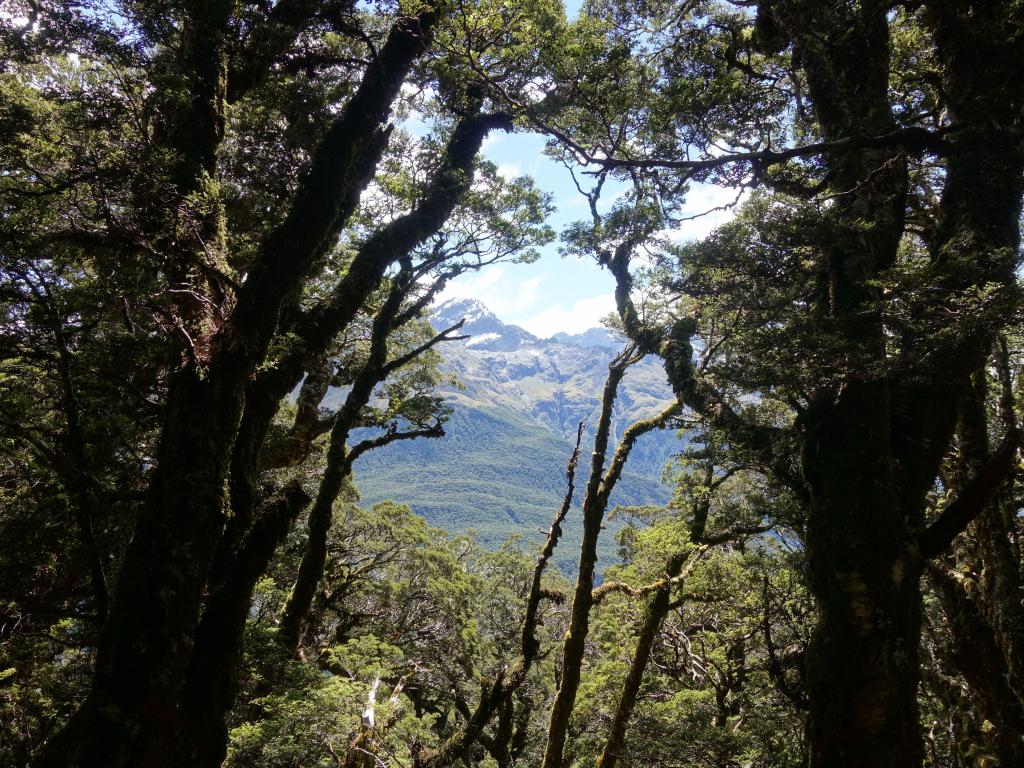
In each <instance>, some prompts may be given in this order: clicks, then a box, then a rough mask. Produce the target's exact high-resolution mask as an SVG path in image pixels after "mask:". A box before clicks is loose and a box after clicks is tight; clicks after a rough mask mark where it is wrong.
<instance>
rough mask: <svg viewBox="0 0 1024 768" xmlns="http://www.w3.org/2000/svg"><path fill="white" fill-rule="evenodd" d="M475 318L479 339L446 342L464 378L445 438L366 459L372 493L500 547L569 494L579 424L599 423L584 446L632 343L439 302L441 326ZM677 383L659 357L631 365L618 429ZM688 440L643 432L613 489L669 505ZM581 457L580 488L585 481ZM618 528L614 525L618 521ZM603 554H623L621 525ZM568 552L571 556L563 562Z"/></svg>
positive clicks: (454, 391) (573, 531) (629, 499)
mask: <svg viewBox="0 0 1024 768" xmlns="http://www.w3.org/2000/svg"><path fill="white" fill-rule="evenodd" d="M462 319H465V323H464V325H463V327H462V331H461V332H462V333H463V334H466V335H469V337H470V338H468V339H465V340H462V341H455V342H449V343H445V344H441V345H439V346H438V347H437V349H438V351H439V352H440V353H441V356H442V359H443V367H444V368H445V369H446V370H447V371H448V372H450V373H453V374H455V376H456V378H457V379H458V380H459V381H460V382H461V384H462V386H461V387H452V388H450V389H448V390H447V391H446V395H447V398H448V400H449V401H450V402H451V404H452V405H453V407H454V413H453V415H452V418H451V420H450V421H449V422H448V424H447V426H446V427H445V432H446V434H445V437H443V438H440V439H436V440H416V441H410V442H401V443H395V444H394V445H392V446H388V448H386V449H383V450H381V451H373V452H370V453H368V454H366V455H365V456H364V457H362V458H361V459H360V460H359V461H358V462H357V464H356V480H357V484H358V486H359V489H360V492H361V494H362V496H363V500H364V502H367V503H372V502H375V501H380V500H383V499H393V500H395V501H399V502H404V503H407V504H409V505H410V506H412V507H413V509H414V510H415V511H416V512H419V513H420V514H423V515H424V516H425V517H427V519H428V520H430V521H431V522H432V523H433V524H435V525H440V526H442V527H445V528H448V529H449V530H454V531H464V530H469V529H471V530H474V531H476V533H477V535H478V536H479V538H480V539H481V540H482V541H483V542H485V543H487V544H493V545H497V544H500V543H501V542H502V541H504V540H505V539H507V538H508V536H510V535H513V534H523V535H526V536H527V537H530V538H534V537H536V535H537V531H538V530H541V529H544V528H546V527H547V526H548V525H549V524H550V520H551V514H552V513H553V511H554V510H555V509H556V508H557V507H558V505H559V504H560V502H561V498H562V495H563V494H564V493H565V477H564V472H565V463H566V460H567V459H568V457H569V454H570V453H571V451H572V442H573V441H574V440H575V436H576V426H577V424H578V423H579V422H580V421H584V422H586V423H587V424H588V427H589V428H588V430H587V434H586V436H585V438H584V440H585V441H586V442H585V443H584V447H583V455H584V456H588V455H589V453H590V450H591V449H590V447H589V441H590V439H592V435H593V429H592V428H593V425H594V422H595V421H596V419H597V416H598V412H599V408H600V399H601V393H602V391H603V388H604V381H605V377H606V376H607V374H608V363H609V362H610V361H611V359H612V358H613V357H614V356H615V354H616V353H617V351H618V350H619V349H621V347H622V344H623V343H624V340H623V339H621V338H616V336H615V334H613V333H611V332H609V331H607V330H605V329H600V328H594V329H591V330H588V331H586V332H584V333H580V334H573V335H570V334H556V335H555V336H554V337H552V338H549V339H540V338H538V337H536V336H534V335H533V334H531V333H529V332H527V331H525V330H524V329H522V328H519V327H518V326H515V325H508V324H506V323H503V322H502V321H501V320H499V319H498V318H497V317H496V316H495V315H494V313H492V312H491V311H490V310H488V309H487V307H486V306H484V305H483V304H482V303H481V302H479V301H476V300H473V299H458V300H452V301H448V302H445V303H443V304H441V305H439V306H437V307H435V308H434V314H433V317H432V319H431V322H432V324H433V325H434V327H435V328H437V329H438V330H442V329H445V328H450V327H451V326H453V325H455V324H456V323H457V322H458V321H459V320H462ZM670 398H671V390H670V389H669V386H668V383H667V381H666V379H665V374H664V371H663V370H662V368H661V366H660V364H659V362H658V361H657V360H655V359H648V360H644V361H642V362H640V363H638V364H637V365H635V366H633V367H632V368H631V369H630V370H629V371H627V373H626V376H625V378H624V380H623V383H622V386H621V387H620V391H619V397H618V398H617V400H616V404H615V411H614V421H613V433H614V437H615V438H616V440H617V438H619V437H620V436H621V434H622V431H623V430H624V429H625V428H626V427H627V426H628V425H629V424H631V423H632V422H633V421H635V420H636V419H638V418H645V417H648V416H651V415H653V414H655V413H657V412H658V411H660V410H661V409H662V408H664V407H665V405H666V404H667V403H668V402H669V400H670ZM682 446H683V443H682V442H681V440H680V439H679V437H678V436H677V435H676V434H675V433H674V432H673V431H672V430H666V431H662V432H654V433H650V434H648V435H644V436H643V437H642V438H641V439H640V440H639V441H638V442H637V445H636V446H635V447H634V449H633V452H632V454H631V456H630V461H629V464H628V465H627V467H626V471H625V472H624V473H623V476H622V479H621V481H620V483H619V485H618V486H617V488H616V492H615V494H613V497H612V503H613V505H614V504H627V505H635V504H652V503H657V504H660V503H664V502H665V501H667V499H668V496H669V491H668V489H667V488H666V487H665V486H664V485H662V483H661V473H662V469H663V468H664V466H665V463H666V461H667V460H668V458H669V457H670V456H671V455H672V454H673V453H676V452H678V451H679V450H680V449H681V448H682ZM586 467H587V462H586V461H582V462H581V463H580V475H579V477H577V488H582V487H583V486H584V484H585V482H586V477H585V472H586ZM578 525H579V520H578V517H576V516H570V518H569V520H568V521H567V536H566V540H565V542H564V546H565V550H566V551H565V553H564V554H563V555H561V556H560V557H559V561H560V562H561V565H562V567H568V568H569V569H571V568H572V567H573V566H572V562H573V555H572V552H573V548H574V547H575V543H574V540H575V538H576V535H577V534H578ZM615 526H617V523H616V524H613V525H612V527H613V528H614V527H615ZM601 550H602V552H603V557H609V558H610V557H612V556H613V552H614V538H613V536H612V533H611V532H610V531H609V533H608V534H607V535H606V536H604V537H602V544H601ZM563 558H564V559H563Z"/></svg>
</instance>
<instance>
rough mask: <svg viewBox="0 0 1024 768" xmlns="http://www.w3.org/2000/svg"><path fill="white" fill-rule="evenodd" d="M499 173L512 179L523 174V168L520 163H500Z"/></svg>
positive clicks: (505, 177) (504, 177)
mask: <svg viewBox="0 0 1024 768" xmlns="http://www.w3.org/2000/svg"><path fill="white" fill-rule="evenodd" d="M498 175H499V176H501V178H503V179H507V180H509V181H511V180H512V179H516V178H518V177H520V176H522V175H523V168H522V166H521V165H519V163H498Z"/></svg>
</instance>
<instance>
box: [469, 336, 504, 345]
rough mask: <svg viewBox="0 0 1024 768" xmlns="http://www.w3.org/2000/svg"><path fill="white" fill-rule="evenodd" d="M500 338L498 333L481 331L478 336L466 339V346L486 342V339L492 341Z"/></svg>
mask: <svg viewBox="0 0 1024 768" xmlns="http://www.w3.org/2000/svg"><path fill="white" fill-rule="evenodd" d="M500 338H501V334H500V333H481V334H480V335H479V336H474V337H473V338H471V339H470V340H469V341H467V342H466V346H467V347H472V346H474V345H476V344H486V343H487V342H488V341H494V340H495V339H500Z"/></svg>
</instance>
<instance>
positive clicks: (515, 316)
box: [441, 133, 736, 338]
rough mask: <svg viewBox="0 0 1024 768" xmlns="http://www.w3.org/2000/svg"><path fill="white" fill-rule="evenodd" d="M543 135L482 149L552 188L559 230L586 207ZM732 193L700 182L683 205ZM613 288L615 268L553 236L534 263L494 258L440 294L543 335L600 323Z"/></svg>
mask: <svg viewBox="0 0 1024 768" xmlns="http://www.w3.org/2000/svg"><path fill="white" fill-rule="evenodd" d="M544 141H545V140H544V138H543V137H542V136H539V135H537V134H527V133H516V134H492V135H491V136H490V137H488V139H487V140H486V142H485V144H484V149H483V152H484V155H485V156H486V157H487V158H488V159H489V160H491V161H492V162H494V163H496V164H497V165H498V168H499V172H500V173H502V174H503V175H506V176H509V177H513V176H519V175H522V174H526V175H529V176H532V177H533V179H534V181H536V182H537V184H538V186H540V187H541V189H543V190H545V191H546V192H549V193H551V195H552V196H553V198H554V203H555V205H556V206H557V209H558V210H557V211H556V212H555V214H554V215H553V216H552V217H551V218H550V219H549V223H550V224H551V226H552V227H554V229H555V230H556V231H561V230H562V229H563V228H564V227H565V225H567V224H569V223H570V222H573V221H576V220H578V219H581V218H586V217H587V216H588V215H589V214H588V211H587V207H586V201H585V200H584V198H583V197H582V196H581V195H580V193H579V192H578V191H577V189H576V187H575V185H574V184H573V181H572V177H571V176H570V175H569V172H568V171H567V170H566V169H565V168H564V167H562V166H561V165H559V164H558V163H556V162H554V161H553V160H551V159H549V158H547V157H545V156H544V155H543V149H544ZM735 196H736V192H735V190H730V189H722V188H718V187H713V186H708V185H704V184H695V185H694V186H693V189H692V191H691V193H690V194H689V196H688V198H687V207H686V213H687V214H689V215H693V214H699V213H704V212H705V211H708V210H710V209H712V208H715V207H717V206H720V205H723V204H725V203H728V202H731V201H732V200H733V199H734V198H735ZM731 216H732V213H731V212H729V211H715V212H714V213H711V214H708V215H706V216H701V217H700V218H697V219H694V220H692V221H687V222H684V223H683V224H682V225H681V226H680V227H679V228H678V229H677V230H675V231H674V232H673V233H672V237H673V239H676V240H680V241H682V240H690V239H694V238H700V237H703V236H704V235H706V234H707V233H708V232H710V231H711V229H713V228H714V227H715V226H717V225H719V224H721V223H723V222H724V221H726V220H728V219H729V218H731ZM614 288H615V284H614V280H613V279H612V277H611V275H610V274H609V273H608V272H607V271H605V270H603V269H601V268H600V267H598V266H597V264H596V263H595V262H594V261H593V260H589V259H588V260H582V259H576V258H573V257H562V256H559V255H558V244H557V242H556V243H552V244H551V245H549V246H547V247H546V248H544V249H543V252H542V256H541V258H540V259H539V260H538V261H536V262H534V263H533V264H497V265H494V266H492V267H487V268H485V269H483V270H481V271H480V272H477V273H473V274H468V275H464V276H462V277H460V278H458V279H457V280H454V281H452V283H451V284H450V285H449V286H448V288H447V289H446V290H445V292H444V294H443V295H442V296H441V300H442V301H443V300H445V299H450V298H456V297H458V298H474V299H479V300H480V301H482V302H483V303H484V304H486V305H487V306H488V307H489V308H490V309H491V311H492V312H494V313H495V314H496V315H497V316H498V317H499V318H500V319H501V320H502V321H504V322H506V323H513V324H515V325H519V326H522V327H523V328H525V329H526V330H528V331H530V332H531V333H533V334H535V335H537V336H540V337H542V338H544V337H548V336H550V335H552V334H553V333H557V332H558V331H565V332H567V333H579V332H580V331H584V330H586V329H587V328H593V327H594V326H596V325H598V324H599V321H600V319H601V318H602V317H603V316H604V315H606V314H608V313H609V312H611V311H612V310H613V309H614V307H615V305H614V301H613V298H612V293H613V291H614Z"/></svg>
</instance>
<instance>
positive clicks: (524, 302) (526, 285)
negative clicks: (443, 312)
mask: <svg viewBox="0 0 1024 768" xmlns="http://www.w3.org/2000/svg"><path fill="white" fill-rule="evenodd" d="M508 272H509V271H508V268H507V267H506V266H504V265H496V266H493V267H487V268H485V269H483V270H482V271H480V272H477V273H473V274H469V275H464V276H462V277H459V278H457V279H455V280H453V281H452V282H451V283H449V284H448V286H447V287H446V288H445V289H444V291H442V293H441V295H440V296H439V297H438V301H447V300H448V299H476V300H477V301H482V302H483V303H484V304H485V305H486V306H487V308H488V309H489V310H491V312H493V313H494V314H496V315H497V316H498V317H500V318H501V319H502V320H503V321H507V318H509V317H512V316H515V315H518V314H519V313H520V312H527V311H529V310H532V309H533V308H534V307H536V306H537V302H538V301H539V300H540V286H541V283H542V281H543V280H544V278H543V276H541V275H536V276H534V277H528V278H526V279H523V280H513V279H512V278H511V277H510V276H509V274H508Z"/></svg>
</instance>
